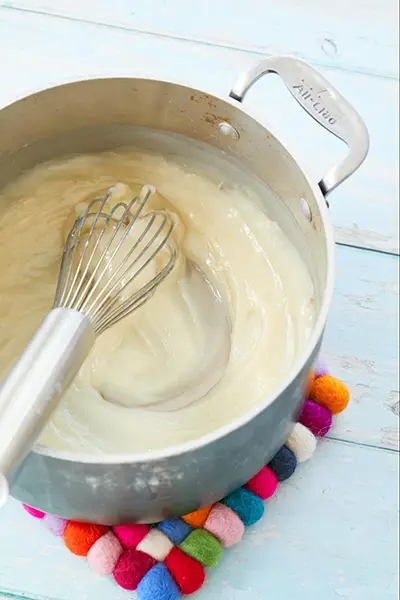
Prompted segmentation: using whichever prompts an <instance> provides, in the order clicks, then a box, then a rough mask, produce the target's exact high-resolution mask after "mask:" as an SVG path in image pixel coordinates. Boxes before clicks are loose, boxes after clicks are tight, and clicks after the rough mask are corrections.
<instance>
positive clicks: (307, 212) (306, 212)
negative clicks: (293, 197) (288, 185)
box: [300, 197, 313, 223]
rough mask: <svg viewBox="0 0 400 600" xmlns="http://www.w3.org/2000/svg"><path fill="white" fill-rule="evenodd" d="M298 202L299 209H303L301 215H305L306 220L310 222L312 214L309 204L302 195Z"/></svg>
mask: <svg viewBox="0 0 400 600" xmlns="http://www.w3.org/2000/svg"><path fill="white" fill-rule="evenodd" d="M300 204H301V209H302V211H303V215H304V216H305V218H306V219H307V221H309V222H310V223H311V221H312V218H313V216H312V212H311V208H310V205H309V204H308V202H307V200H306V199H305V198H303V197H301V198H300Z"/></svg>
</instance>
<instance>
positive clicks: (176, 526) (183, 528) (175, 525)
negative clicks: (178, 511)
mask: <svg viewBox="0 0 400 600" xmlns="http://www.w3.org/2000/svg"><path fill="white" fill-rule="evenodd" d="M157 527H158V529H159V530H160V531H162V532H163V533H165V535H166V536H167V537H168V538H169V539H170V540H171V542H172V543H173V544H175V546H179V544H181V543H182V542H183V541H184V540H185V539H186V538H187V536H188V535H189V533H190V532H191V531H192V528H191V527H190V525H188V523H185V521H184V520H183V519H178V518H176V517H172V518H171V519H165V521H161V523H159V524H158V525H157Z"/></svg>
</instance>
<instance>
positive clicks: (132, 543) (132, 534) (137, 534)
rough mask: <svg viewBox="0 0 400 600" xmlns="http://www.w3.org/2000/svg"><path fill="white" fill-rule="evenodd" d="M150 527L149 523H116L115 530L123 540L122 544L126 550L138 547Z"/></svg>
mask: <svg viewBox="0 0 400 600" xmlns="http://www.w3.org/2000/svg"><path fill="white" fill-rule="evenodd" d="M149 531H150V527H149V526H148V525H141V524H136V525H116V526H115V527H113V532H114V533H115V535H116V536H117V538H118V539H119V541H120V542H121V545H122V547H123V548H125V550H129V549H130V548H136V546H138V545H139V544H140V542H141V541H142V540H143V539H144V538H145V537H146V535H147V534H148V533H149Z"/></svg>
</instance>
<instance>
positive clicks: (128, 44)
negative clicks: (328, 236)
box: [0, 3, 399, 252]
mask: <svg viewBox="0 0 400 600" xmlns="http://www.w3.org/2000/svg"><path fill="white" fill-rule="evenodd" d="M81 4H83V3H81ZM74 5H75V4H74ZM0 39H1V40H2V45H3V47H4V48H5V49H7V53H8V55H9V56H12V60H7V61H3V62H2V63H1V66H0V73H1V77H2V86H1V88H0V106H4V105H5V104H7V103H8V102H11V101H12V100H14V99H16V98H18V97H21V96H23V95H25V94H26V93H28V92H29V91H33V90H37V89H41V88H44V87H47V86H49V85H54V84H57V83H61V82H64V81H67V80H73V79H79V78H85V77H90V76H115V75H116V76H118V75H124V76H126V75H131V76H141V77H143V76H144V77H146V76H147V77H155V78H160V79H170V80H174V81H177V82H181V83H186V84H188V85H191V86H194V87H198V88H200V89H205V90H207V91H209V92H210V93H215V94H218V95H221V96H224V97H226V96H227V95H228V92H229V90H230V88H231V86H232V84H233V82H234V80H235V79H236V77H237V75H238V73H240V72H241V71H242V70H243V69H245V68H247V67H249V66H250V65H251V64H253V62H254V60H256V59H257V57H256V56H254V55H249V54H248V53H244V52H239V51H234V50H226V49H221V48H215V47H209V46H204V45H201V44H196V43H190V42H182V41H175V40H168V39H159V38H155V37H153V36H148V35H139V34H135V33H132V32H129V31H121V30H118V29H112V28H108V27H100V26H97V25H91V24H88V23H80V22H71V21H68V20H64V19H59V18H54V17H48V16H43V15H33V14H29V13H22V12H16V11H10V10H5V9H1V8H0ZM322 72H323V73H324V75H325V76H326V77H327V78H328V79H331V80H332V83H333V84H335V85H336V86H337V87H338V89H339V90H341V91H342V92H343V93H344V95H345V96H347V97H348V99H349V100H350V101H351V102H352V103H353V104H354V105H355V106H356V108H357V109H358V110H359V111H360V113H361V115H362V116H363V118H364V119H365V121H366V123H367V125H368V128H369V130H370V134H371V151H370V154H369V157H368V158H367V161H366V162H365V164H364V165H363V166H362V167H361V169H360V170H359V171H358V172H357V173H356V174H355V175H354V176H353V177H352V178H351V179H350V180H348V181H347V182H346V183H345V184H343V186H341V187H340V188H339V189H338V190H337V191H336V192H335V193H334V195H332V197H331V206H332V217H333V221H334V224H335V226H336V237H337V239H338V240H339V241H342V242H345V243H355V244H357V245H361V246H367V247H372V248H377V249H382V250H385V251H394V252H396V251H398V156H399V140H398V129H399V116H398V111H397V106H398V96H399V91H398V85H397V82H396V81H394V80H389V79H383V78H377V77H371V76H363V75H356V74H354V73H343V72H340V71H338V70H334V69H323V70H322ZM246 110H248V111H249V112H250V113H252V114H255V115H256V116H258V117H259V119H260V120H261V121H262V122H263V123H264V124H265V125H267V126H268V127H269V128H270V129H271V130H272V132H273V133H275V134H276V135H278V137H279V138H280V139H281V140H282V141H283V143H285V144H286V146H287V147H288V149H289V150H290V151H291V152H292V154H293V155H294V156H295V157H296V158H297V159H298V161H299V163H300V164H301V165H302V166H303V168H304V169H305V170H306V171H307V172H308V173H309V174H310V175H311V176H312V177H313V178H315V179H319V178H320V177H321V176H322V175H323V174H324V173H325V172H326V170H327V169H328V168H330V167H331V166H332V165H333V164H334V163H335V162H336V161H338V160H340V158H341V157H342V156H343V155H344V152H345V149H344V147H343V146H342V145H341V144H340V143H339V142H338V141H337V140H336V139H333V138H331V137H330V136H329V135H328V134H327V133H326V132H325V131H323V130H321V128H320V127H319V126H318V125H316V124H315V123H314V122H313V121H312V120H311V119H310V118H309V117H308V116H307V115H305V113H303V112H301V111H300V108H299V107H298V106H297V105H296V104H295V103H294V101H293V100H292V98H289V94H288V93H287V91H286V89H285V88H284V86H283V84H281V82H279V81H278V80H275V78H273V77H268V78H265V79H264V80H263V81H260V82H259V83H258V85H257V86H256V87H255V88H254V89H252V90H251V92H250V93H249V97H248V99H246Z"/></svg>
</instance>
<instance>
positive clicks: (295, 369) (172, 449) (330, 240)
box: [0, 75, 335, 465]
mask: <svg viewBox="0 0 400 600" xmlns="http://www.w3.org/2000/svg"><path fill="white" fill-rule="evenodd" d="M117 79H125V80H129V81H132V83H133V82H134V81H153V82H157V83H165V84H169V85H174V86H179V87H183V88H186V89H188V90H190V91H193V92H194V93H196V92H197V93H199V94H207V95H208V96H210V98H213V99H215V100H217V101H219V102H225V103H227V104H230V105H232V106H234V108H236V109H237V110H241V111H243V112H244V113H245V114H246V115H247V116H248V117H249V118H250V119H252V120H253V121H256V123H257V125H258V126H259V127H262V128H263V129H264V130H265V132H266V133H267V134H268V135H269V136H270V137H271V138H273V139H274V141H275V142H276V143H278V144H279V145H280V146H281V147H282V148H283V149H284V151H285V152H286V154H287V156H289V157H290V159H291V160H292V161H293V163H294V164H295V165H296V166H297V168H298V169H299V170H300V171H301V173H302V175H303V176H304V178H305V180H306V182H307V184H308V185H309V186H310V189H311V191H312V193H313V195H314V197H315V199H316V201H317V204H318V207H319V210H320V215H321V219H322V223H323V230H324V233H325V239H326V246H327V277H326V285H325V289H324V294H323V299H322V303H321V308H320V311H319V315H318V318H317V320H316V323H315V326H314V330H313V333H312V335H311V337H310V339H309V340H308V343H307V344H306V345H305V347H304V349H303V350H302V352H301V353H300V354H299V356H298V357H297V360H296V361H295V362H294V363H293V365H292V368H291V369H290V371H289V373H288V374H287V376H286V377H285V379H284V380H283V382H282V383H281V385H279V386H278V387H277V389H276V390H275V391H274V393H273V394H271V398H268V399H265V400H264V401H261V402H259V403H258V404H256V405H255V406H253V407H251V408H250V409H249V410H248V411H246V412H245V413H244V414H243V415H242V416H241V417H237V418H236V419H234V420H233V421H232V422H231V423H227V424H226V425H223V426H222V427H219V428H217V429H215V430H214V431H212V432H210V433H207V434H205V435H203V436H201V437H199V438H197V439H195V440H191V441H188V442H183V443H181V444H177V445H173V446H169V447H167V448H164V449H161V450H156V451H147V452H140V453H118V454H104V455H97V454H86V453H84V452H82V453H81V452H79V453H78V452H73V451H70V450H54V449H51V448H47V447H45V446H41V445H40V444H36V445H35V446H34V447H33V448H32V450H31V452H33V453H35V454H38V455H41V456H43V457H45V458H51V459H56V460H62V461H69V462H73V463H81V464H99V465H117V464H137V463H152V462H156V461H161V460H164V459H168V458H171V457H174V456H178V455H182V454H185V453H190V452H193V451H196V450H199V449H200V448H202V447H204V446H206V445H208V444H211V443H213V442H216V441H217V440H219V439H221V438H223V437H225V436H227V435H229V434H230V433H233V432H234V431H235V430H237V429H239V428H241V427H243V426H245V425H246V424H247V423H248V422H250V421H251V420H253V419H254V418H256V417H257V416H258V415H259V414H260V413H261V412H262V411H263V410H264V409H265V408H267V407H268V406H270V405H272V404H274V403H275V402H278V401H279V397H280V395H281V394H282V393H283V392H284V390H285V389H286V388H287V387H288V385H290V384H291V383H292V382H293V381H294V380H295V379H296V377H297V376H298V375H299V373H300V372H301V370H302V369H303V367H304V365H305V363H306V362H307V359H308V357H309V356H310V355H311V354H312V352H313V350H314V348H315V346H316V345H317V343H318V341H319V340H320V338H321V336H322V334H323V331H324V329H325V325H326V322H327V317H328V311H329V308H330V305H331V300H332V295H333V286H334V248H335V240H334V232H333V226H332V223H331V220H330V217H329V211H328V206H327V204H326V201H325V197H324V195H323V194H322V192H321V189H320V187H319V186H318V184H317V183H315V182H314V181H312V180H311V179H310V177H309V176H308V175H307V173H305V172H304V171H303V169H302V168H301V167H300V166H299V164H298V162H297V161H296V160H295V158H294V157H293V156H292V154H291V153H290V152H289V151H288V150H287V148H286V147H285V146H284V145H283V144H282V142H281V141H280V140H279V139H278V138H276V137H275V135H274V134H272V133H271V132H270V131H269V130H268V129H267V128H266V127H265V126H264V125H263V124H262V123H261V122H260V121H258V119H257V117H256V116H253V115H252V114H251V112H250V111H248V110H246V109H245V107H244V105H242V104H240V105H238V103H237V101H235V100H234V99H232V98H230V97H229V96H228V97H226V98H221V97H220V96H216V95H215V94H211V93H209V92H206V91H205V90H201V89H197V88H192V87H191V86H188V85H185V84H183V83H180V82H177V81H174V80H163V79H156V78H154V77H130V76H96V75H92V76H88V77H86V78H85V79H76V78H71V79H69V78H67V79H65V80H64V81H63V82H62V83H57V84H53V85H51V84H50V85H49V86H47V87H45V88H40V89H36V90H35V91H31V92H30V93H27V94H25V95H23V96H19V97H17V98H16V99H15V100H14V101H13V102H11V103H10V104H7V105H6V106H3V107H1V108H0V111H3V110H5V109H7V108H11V106H13V105H14V104H17V103H18V102H20V101H23V100H27V99H28V98H29V97H30V96H35V95H37V94H40V93H42V92H46V91H50V90H53V89H56V88H60V87H64V86H69V85H73V84H80V83H86V82H90V81H98V80H103V81H107V80H109V81H113V80H117Z"/></svg>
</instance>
